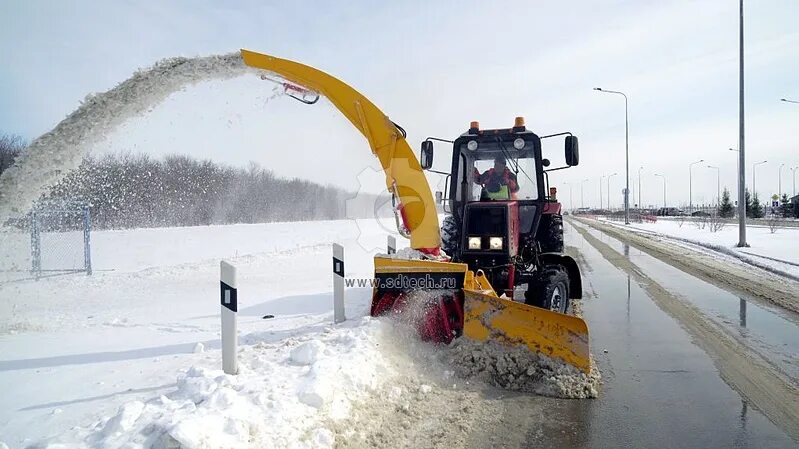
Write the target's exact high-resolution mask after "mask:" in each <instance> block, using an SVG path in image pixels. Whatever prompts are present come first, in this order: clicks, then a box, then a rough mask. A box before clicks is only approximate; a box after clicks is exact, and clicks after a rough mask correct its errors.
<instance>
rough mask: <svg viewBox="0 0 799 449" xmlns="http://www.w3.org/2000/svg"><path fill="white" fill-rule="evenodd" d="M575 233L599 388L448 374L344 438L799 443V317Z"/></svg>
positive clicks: (438, 443) (570, 227)
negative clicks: (525, 384) (451, 381)
mask: <svg viewBox="0 0 799 449" xmlns="http://www.w3.org/2000/svg"><path fill="white" fill-rule="evenodd" d="M578 225H579V228H578ZM565 234H566V235H565V238H566V240H565V241H566V246H567V247H568V252H571V253H572V254H574V255H576V257H577V258H578V261H579V263H580V265H581V269H582V271H583V275H584V282H583V283H584V289H585V292H586V296H587V297H586V298H585V299H584V300H583V314H584V318H585V319H586V320H587V322H588V325H589V329H590V332H591V347H592V354H593V355H594V358H595V360H596V362H597V364H598V366H599V368H600V370H601V372H602V387H601V391H600V393H599V397H598V398H597V399H593V400H564V399H554V398H545V397H540V396H532V395H527V394H518V393H512V392H507V391H501V390H498V389H494V388H488V387H478V386H474V385H469V386H467V385H457V386H455V388H447V387H448V385H439V387H442V388H441V389H440V390H437V391H438V393H437V394H435V395H432V397H431V396H427V397H425V398H423V399H421V400H419V401H418V402H417V403H415V404H414V403H411V404H410V405H409V406H403V408H402V409H401V410H398V409H395V408H392V407H389V406H386V407H384V409H382V410H381V409H380V406H377V407H375V408H368V412H366V413H365V414H367V415H368V418H365V419H363V420H362V421H361V422H355V423H353V425H356V426H359V427H360V428H361V429H362V430H363V431H364V433H365V435H366V436H365V437H364V438H363V439H355V440H353V439H351V438H346V439H339V440H338V441H339V442H342V443H345V445H346V446H349V447H362V446H373V447H381V446H382V447H468V448H481V447H508V448H528V447H529V448H533V447H548V448H603V447H680V448H786V447H796V446H797V445H799V439H797V438H799V436H798V434H797V432H799V426H796V425H795V424H796V421H795V419H796V416H797V408H799V403H797V402H793V403H791V398H792V397H795V395H796V391H797V385H799V384H797V375H799V369H798V367H799V360H798V359H797V354H799V329H798V328H797V322H798V321H799V320H798V319H797V316H795V315H794V314H792V313H790V312H785V311H783V310H781V309H778V308H775V307H773V306H769V305H768V304H764V303H762V302H758V301H754V300H752V299H751V298H747V297H742V296H738V295H735V294H732V293H729V292H727V291H725V290H722V289H720V288H718V287H715V286H713V285H710V284H709V283H707V282H705V281H703V280H700V279H698V278H695V277H693V276H691V275H689V274H686V273H684V272H682V271H679V270H677V269H676V268H673V267H671V266H669V265H667V264H666V263H664V262H662V261H659V260H657V259H655V258H653V257H651V256H649V255H647V254H645V253H642V252H641V251H638V250H636V249H634V248H631V247H629V246H628V245H625V244H623V243H622V242H620V241H618V240H614V239H612V238H610V237H608V236H606V235H604V234H602V233H601V232H599V231H597V230H593V229H589V228H588V227H587V226H585V225H582V224H574V223H571V222H567V224H566V231H565ZM751 382H754V383H755V385H751V384H750V383H751ZM791 395H793V396H791ZM397 423H399V424H397Z"/></svg>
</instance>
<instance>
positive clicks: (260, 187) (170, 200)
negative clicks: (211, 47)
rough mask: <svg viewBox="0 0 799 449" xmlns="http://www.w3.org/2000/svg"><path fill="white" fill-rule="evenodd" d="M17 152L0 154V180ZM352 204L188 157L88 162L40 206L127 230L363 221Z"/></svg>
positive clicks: (364, 211)
mask: <svg viewBox="0 0 799 449" xmlns="http://www.w3.org/2000/svg"><path fill="white" fill-rule="evenodd" d="M22 151H24V150H22ZM19 152H20V150H19V149H17V150H16V151H15V152H14V153H11V152H9V151H2V148H0V164H2V165H0V173H2V170H4V169H5V168H7V167H8V166H10V163H6V162H5V161H6V160H10V161H13V159H14V157H16V156H17V155H18V154H19ZM353 196H354V194H352V193H350V192H346V191H344V190H343V189H339V188H336V187H332V186H323V185H320V184H316V183H313V182H310V181H306V180H301V179H284V178H279V177H277V176H275V175H274V174H273V173H272V172H271V171H269V170H267V169H264V168H262V167H260V166H259V165H258V164H255V163H250V164H249V166H248V167H247V168H237V167H231V166H227V165H223V164H219V163H216V162H213V161H210V160H198V159H194V158H192V157H190V156H185V155H171V156H166V157H164V158H153V157H151V156H148V155H146V154H130V153H124V154H107V155H103V156H100V157H97V156H95V157H87V158H85V159H84V160H83V163H82V164H81V165H80V167H79V168H78V169H77V170H75V171H73V172H71V173H70V174H68V175H67V176H66V177H65V178H64V179H63V180H62V181H61V182H60V183H59V184H57V185H56V186H54V187H53V188H52V189H51V191H50V192H49V194H47V195H46V196H45V197H44V198H42V202H46V203H56V204H61V203H63V202H74V201H79V202H84V203H88V204H89V205H90V207H91V211H92V224H93V226H95V227H98V228H131V227H157V226H196V225H208V224H229V223H264V222H273V221H305V220H324V219H340V218H346V216H349V217H355V216H360V217H363V216H367V215H368V214H369V212H370V209H371V207H370V206H371V205H370V204H362V205H361V207H360V208H361V210H360V211H357V210H356V211H353V210H349V211H345V201H346V200H347V199H348V198H351V197H353ZM360 201H361V203H368V201H365V200H364V198H363V197H362V198H360ZM350 205H352V204H350Z"/></svg>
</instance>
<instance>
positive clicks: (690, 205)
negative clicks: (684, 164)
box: [688, 159, 705, 215]
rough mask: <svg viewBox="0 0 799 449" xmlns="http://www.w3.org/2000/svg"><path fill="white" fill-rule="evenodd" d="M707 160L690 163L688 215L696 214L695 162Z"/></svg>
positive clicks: (701, 160)
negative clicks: (694, 190)
mask: <svg viewBox="0 0 799 449" xmlns="http://www.w3.org/2000/svg"><path fill="white" fill-rule="evenodd" d="M700 162H705V160H704V159H699V160H698V161H696V162H691V163H690V164H688V215H693V214H694V192H693V179H692V176H693V171H694V170H693V168H694V165H695V164H698V163H700Z"/></svg>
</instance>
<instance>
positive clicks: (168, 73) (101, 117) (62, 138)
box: [0, 51, 254, 225]
mask: <svg viewBox="0 0 799 449" xmlns="http://www.w3.org/2000/svg"><path fill="white" fill-rule="evenodd" d="M252 71H254V69H251V68H249V67H247V66H246V65H245V64H244V62H243V61H242V58H241V53H240V52H238V51H237V52H234V53H229V54H226V55H214V56H204V57H197V58H182V57H181V58H170V59H165V60H162V61H159V62H157V63H156V64H155V65H153V66H152V67H150V68H149V69H144V70H139V71H137V72H136V73H134V74H133V76H131V77H130V78H128V79H127V80H125V81H123V82H121V83H120V84H118V85H117V86H116V87H114V88H112V89H110V90H108V91H107V92H104V93H101V94H96V95H92V96H88V97H87V98H86V99H85V100H84V101H83V103H82V104H81V105H80V107H78V108H77V109H76V110H75V111H73V112H72V113H71V114H69V115H68V116H67V117H66V118H65V119H64V120H62V121H61V122H60V123H59V124H58V125H56V126H55V128H53V129H52V130H51V131H49V132H47V133H45V134H43V135H41V136H40V137H38V138H37V139H36V140H34V141H33V142H31V144H30V145H29V146H28V148H27V149H26V151H24V152H23V153H22V154H21V155H20V156H19V157H18V158H17V160H16V162H15V163H14V165H13V166H11V167H9V168H8V169H7V170H6V171H4V172H3V173H2V175H0V225H2V224H3V223H5V222H6V221H7V220H8V219H9V218H12V217H14V216H19V215H23V214H25V213H27V211H28V210H29V209H30V207H31V206H32V205H33V202H34V201H36V200H37V199H38V198H39V197H40V196H41V195H42V194H44V193H46V191H47V189H48V188H49V187H51V186H53V185H54V184H56V183H57V182H58V181H60V180H61V179H62V178H63V177H64V176H66V174H67V173H69V172H70V171H71V170H74V169H75V168H77V167H78V166H79V165H80V163H81V161H82V160H83V157H84V155H85V154H86V153H87V152H88V151H89V150H90V149H91V148H92V147H93V146H94V145H95V144H96V143H98V142H100V141H102V140H103V139H104V138H105V136H106V134H108V133H109V132H110V131H113V130H114V129H116V128H117V127H119V126H120V125H122V124H123V123H124V122H125V121H126V120H128V119H129V118H133V117H136V116H139V115H142V114H144V113H145V112H147V111H148V110H150V109H152V108H153V107H154V106H156V105H158V104H159V103H161V102H162V101H164V100H165V99H166V98H167V97H168V96H169V95H170V94H172V93H173V92H176V91H178V90H180V89H182V88H184V87H186V86H191V85H194V84H197V83H200V82H203V81H211V80H226V79H231V78H235V77H238V76H241V75H243V74H245V73H248V72H252Z"/></svg>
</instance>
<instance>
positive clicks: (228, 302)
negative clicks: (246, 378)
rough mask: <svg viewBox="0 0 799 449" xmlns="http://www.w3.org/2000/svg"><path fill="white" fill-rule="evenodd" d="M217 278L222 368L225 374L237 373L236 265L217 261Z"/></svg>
mask: <svg viewBox="0 0 799 449" xmlns="http://www.w3.org/2000/svg"><path fill="white" fill-rule="evenodd" d="M219 279H220V282H219V284H220V292H221V298H220V300H221V304H222V370H223V371H225V374H238V372H239V366H238V345H239V341H238V340H239V332H238V329H237V327H238V326H237V323H236V315H238V311H239V306H238V297H237V296H238V295H237V287H238V283H237V282H236V267H234V266H233V265H231V264H229V263H227V262H225V261H224V260H223V261H221V262H220V263H219Z"/></svg>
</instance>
